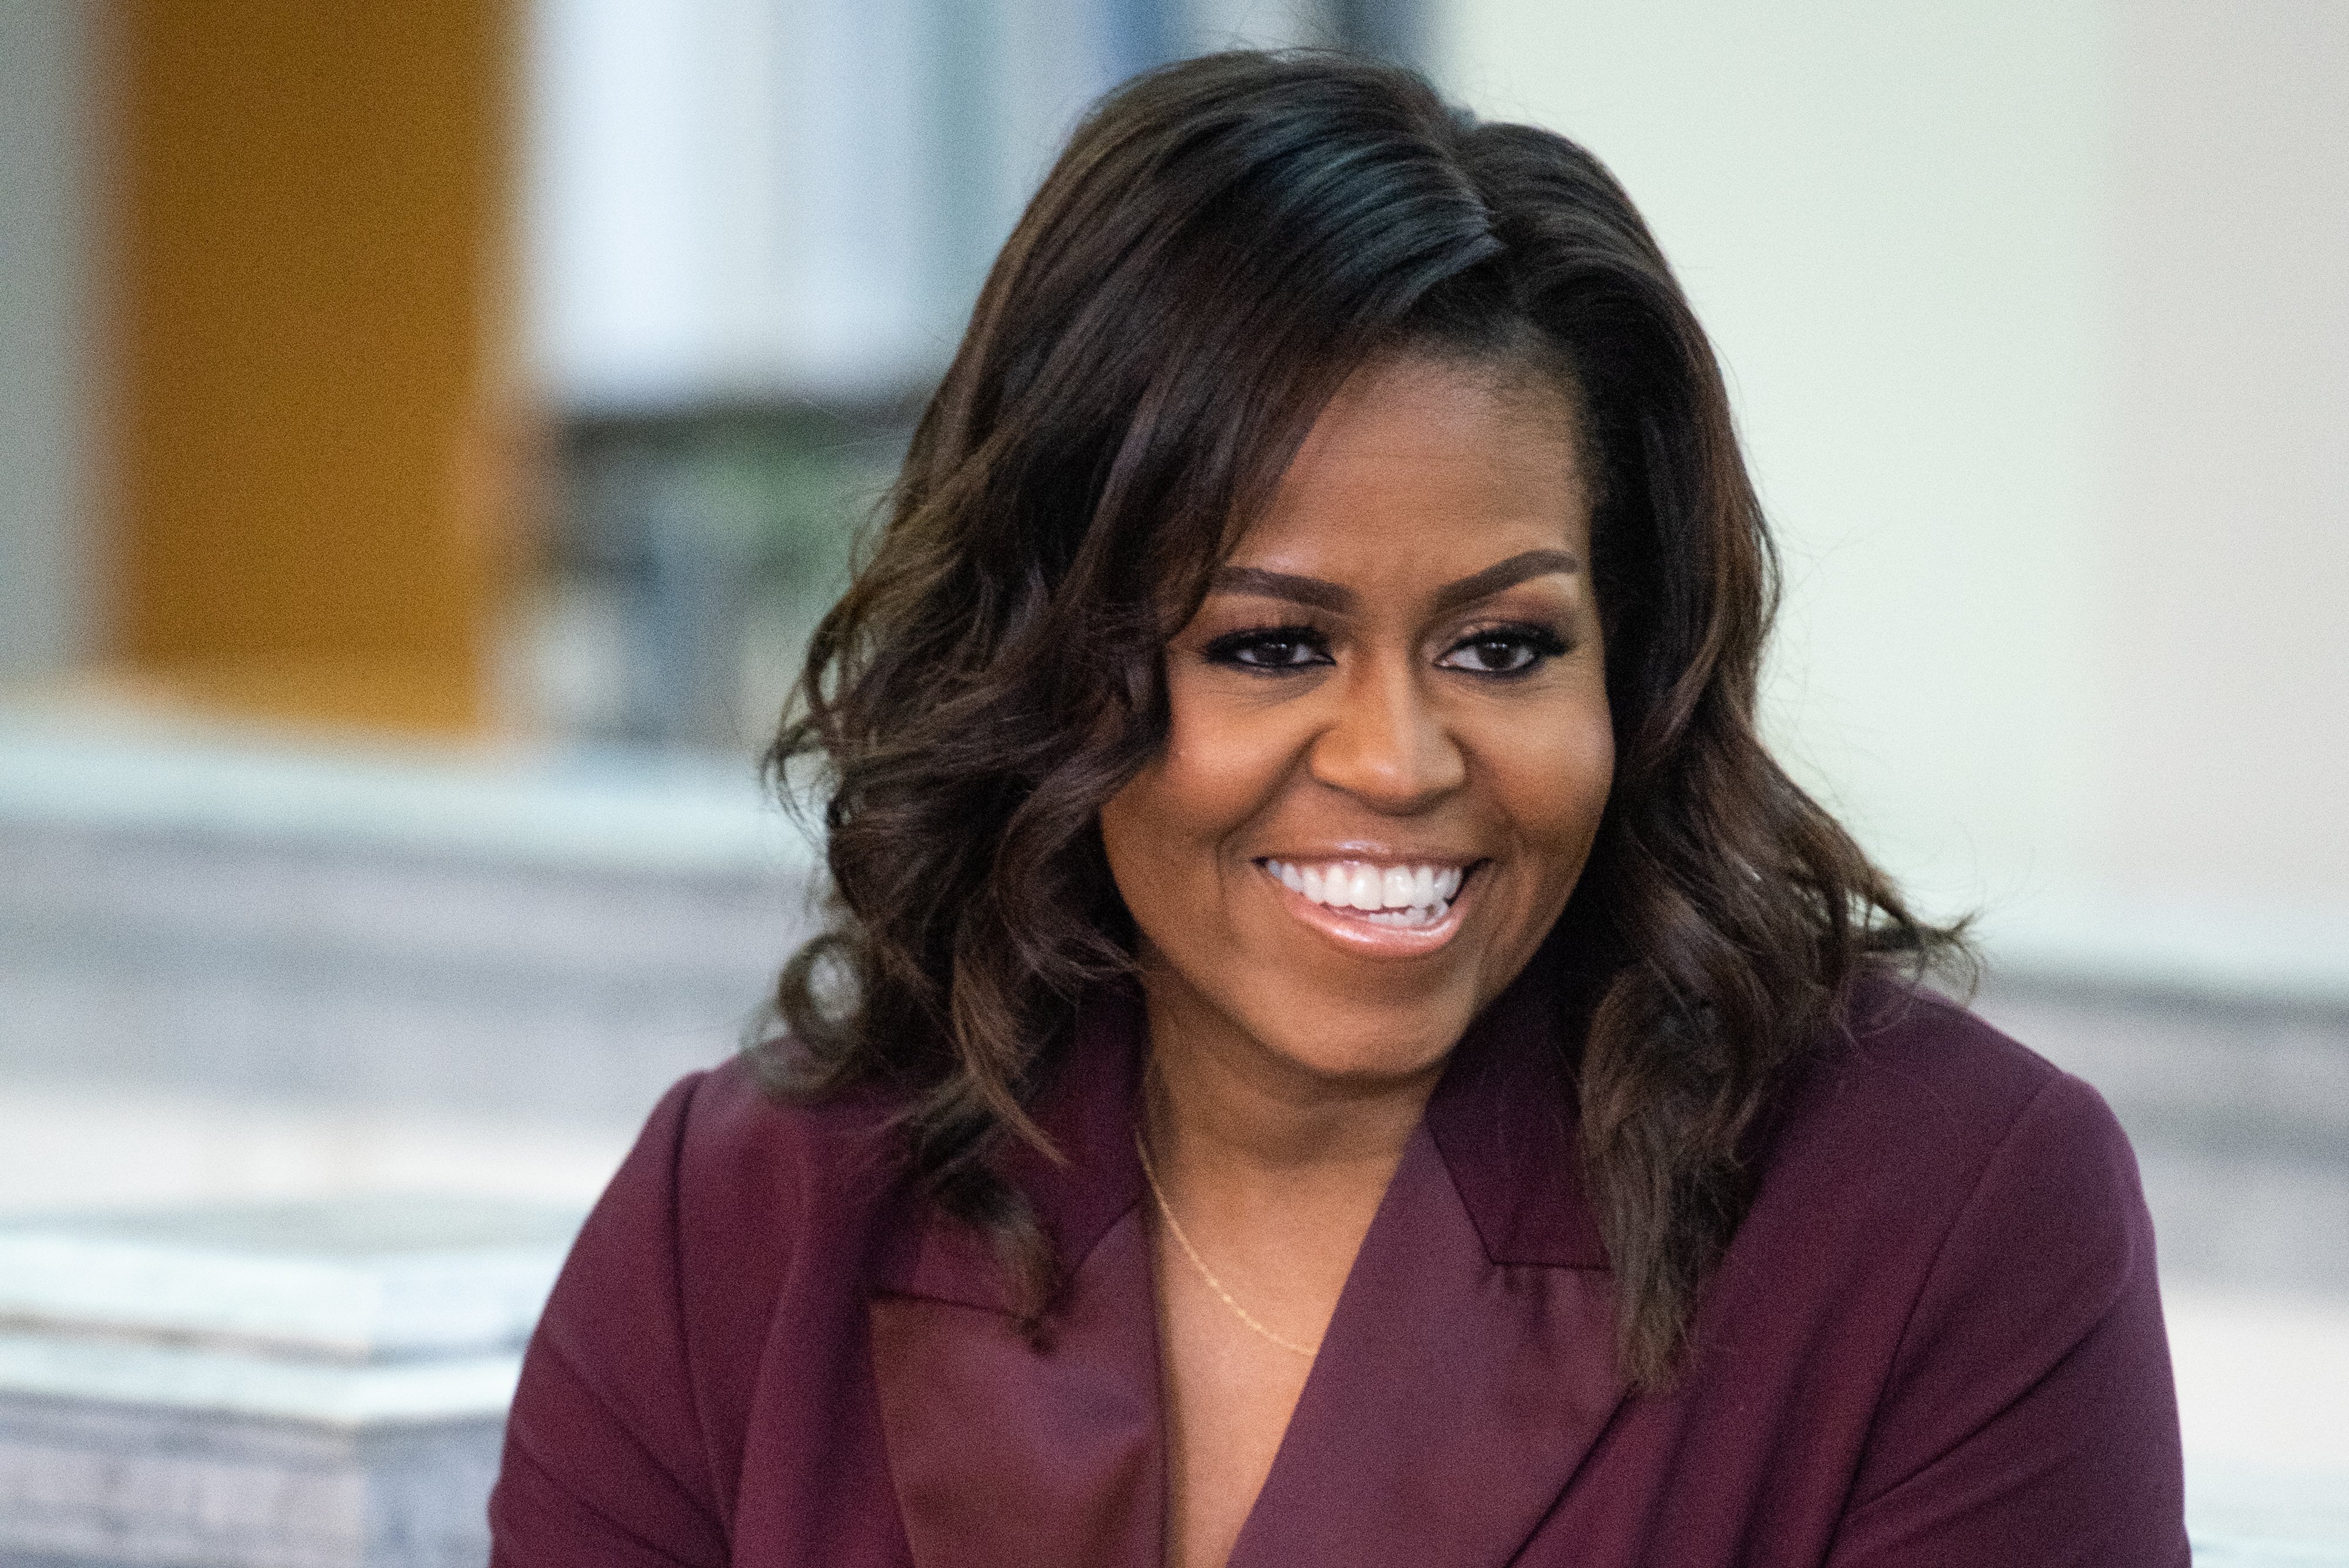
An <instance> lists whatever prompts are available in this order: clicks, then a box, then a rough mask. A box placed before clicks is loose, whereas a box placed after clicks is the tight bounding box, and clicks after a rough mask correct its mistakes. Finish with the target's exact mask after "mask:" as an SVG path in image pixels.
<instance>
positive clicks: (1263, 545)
mask: <svg viewBox="0 0 2349 1568" xmlns="http://www.w3.org/2000/svg"><path fill="white" fill-rule="evenodd" d="M1577 418H1578V412H1577V410H1576V408H1575V404H1574V400H1573V399H1572V398H1571V396H1570V395H1569V393H1568V390H1567V389H1565V388H1563V387H1561V386H1559V385H1558V384H1557V382H1555V381H1554V380H1551V379H1548V378H1547V377H1545V376H1542V375H1540V374H1538V373H1537V372H1534V371H1531V370H1529V369H1525V368H1522V367H1519V366H1516V365H1513V364H1506V363H1505V364H1499V365H1494V364H1486V363H1479V362H1474V361H1463V360H1454V359H1445V358H1429V357H1424V356H1411V357H1403V358H1385V359H1380V360H1374V361H1372V362H1371V363H1370V364H1368V365H1365V366H1364V367H1362V368H1361V369H1359V370H1357V371H1355V372H1354V374H1353V375H1352V376H1350V377H1349V378H1348V379H1347V380H1346V382H1345V383H1344V385H1343V386H1341V387H1340V389H1339V390H1338V392H1337V395H1336V396H1334V397H1332V398H1331V399H1330V402H1329V404H1328V406H1327V407H1325V408H1324V409H1323V410H1322V411H1321V413H1320V415H1319V418H1317V419H1316V420H1315V421H1314V423H1313V427H1312V429H1311V430H1310V431H1309V432H1308V433H1307V435H1306V438H1305V440H1304V441H1303V443H1302V444H1301V445H1300V446H1299V449H1298V452H1297V455H1296V457H1295V458H1294V459H1293V460H1292V461H1291V462H1290V463H1289V466H1288V470H1287V472H1285V473H1283V475H1282V476H1281V480H1280V483H1279V484H1278V487H1277V489H1276V490H1275V492H1274V493H1273V496H1272V499H1271V502H1270V504H1269V505H1268V507H1267V509H1266V511H1265V513H1264V514H1263V515H1262V516H1261V517H1260V518H1258V519H1257V522H1256V523H1255V524H1252V525H1251V526H1250V527H1249V528H1248V529H1247V532H1246V533H1245V534H1244V535H1242V536H1241V538H1240V540H1239V542H1238V544H1237V546H1236V547H1235V548H1234V550H1233V552H1232V554H1231V556H1230V557H1229V559H1230V561H1231V562H1232V563H1233V564H1235V565H1242V566H1262V567H1268V568H1272V569H1280V570H1292V571H1305V570H1309V571H1311V572H1312V573H1313V574H1314V575H1316V576H1335V575H1343V576H1380V575H1387V574H1389V573H1392V572H1395V571H1399V570H1404V569H1407V568H1409V567H1412V566H1425V567H1426V568H1427V569H1430V570H1448V569H1450V568H1451V567H1452V566H1457V565H1458V564H1459V563H1460V562H1462V561H1463V560H1467V559H1469V558H1470V557H1475V556H1485V557H1488V558H1490V559H1497V558H1499V557H1501V556H1507V555H1511V554H1514V553H1516V551H1518V550H1521V549H1542V548H1549V549H1564V550H1568V551H1569V552H1571V553H1573V554H1574V555H1576V556H1587V555H1588V543H1589V510H1590V509H1589V504H1588V484H1587V483H1586V478H1585V475H1584V473H1583V459H1582V456H1581V442H1580V441H1579V439H1578V427H1577V423H1576V421H1577ZM1484 564H1485V562H1484V561H1471V564H1470V566H1469V569H1471V570H1473V569H1475V566H1481V565H1484Z"/></svg>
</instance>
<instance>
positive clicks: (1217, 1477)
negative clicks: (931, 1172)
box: [1101, 356, 1614, 1568]
mask: <svg viewBox="0 0 2349 1568" xmlns="http://www.w3.org/2000/svg"><path fill="white" fill-rule="evenodd" d="M1575 418H1576V414H1575V408H1574V404H1573V402H1572V400H1570V398H1569V397H1568V395H1567V393H1566V392H1565V391H1564V390H1563V389H1560V388H1558V387H1557V386H1556V385H1555V384H1552V383H1550V382H1547V381H1546V380H1544V379H1540V378H1539V377H1537V376H1536V375H1534V374H1533V373H1531V372H1529V371H1526V370H1523V369H1517V368H1515V367H1511V366H1506V365H1503V366H1493V365H1480V364H1474V363H1467V362H1462V361H1458V360H1446V359H1441V358H1427V357H1420V356H1414V357H1402V358H1386V359H1382V360H1377V361H1373V362H1372V363H1371V364H1370V365H1367V366H1365V367H1364V368H1362V369H1361V370H1359V371H1357V372H1356V373H1355V374H1354V375H1353V376H1352V377H1351V378H1350V379H1349V380H1348V381H1347V382H1346V384H1345V385H1344V387H1343V388H1341V389H1340V391H1339V393H1338V395H1337V396H1336V397H1335V398H1334V399H1333V400H1331V401H1330V404H1329V406H1328V407H1327V408H1326V409H1325V410H1323V412H1322V413H1321V415H1320V416H1319V420H1318V421H1316V422H1315V424H1314V426H1313V428H1312V431H1310V433H1309V435H1308V437H1307V439H1306V441H1305V442H1304V443H1303V445H1302V446H1301V447H1300V449H1299V452H1298V454H1297V456H1296V458H1295V460H1294V461H1293V462H1292V463H1291V464H1290V466H1289V468H1288V472H1287V473H1286V474H1285V475H1284V476H1283V478H1282V481H1281V483H1280V485H1279V487H1278V492H1277V493H1276V494H1275V496H1274V499H1273V501H1272V504H1271V505H1270V507H1269V509H1268V512H1267V514H1266V515H1265V516H1264V517H1263V518H1262V519H1261V520H1259V521H1258V522H1257V524H1254V525H1253V526H1252V527H1251V528H1250V529H1249V530H1248V531H1247V534H1246V535H1244V536H1243V537H1242V539H1241V540H1240V542H1239V544H1238V545H1237V547H1236V549H1235V550H1234V552H1233V554H1232V556H1230V558H1229V559H1228V560H1227V561H1226V563H1225V565H1224V567H1223V568H1222V569H1221V570H1220V571H1219V573H1218V575H1217V579H1216V587H1214V588H1213V590H1212V591H1211V592H1210V593H1209V595H1208V597H1207V598H1206V602H1205V604H1204V605H1203V606H1202V607H1200V609H1199V611H1198V613H1197V615H1196V616H1195V618H1193V619H1192V621H1191V622H1190V624H1188V625H1187V626H1185V627H1184V628H1182V629H1181V631H1179V632H1178V633H1176V634H1175V636H1174V638H1173V639H1171V640H1170V642H1169V644H1168V647H1167V651H1166V661H1167V687H1168V694H1169V701H1170V703H1171V709H1172V730H1171V732H1170V735H1169V738H1168V741H1167V744H1166V746H1165V748H1164V752H1163V753H1162V754H1161V755H1160V756H1159V757H1158V758H1157V759H1156V760H1155V761H1154V763H1152V764H1151V765H1150V766H1148V767H1147V768H1145V769H1144V770H1143V772H1142V773H1141V774H1139V775H1137V776H1136V777H1135V778H1134V779H1133V781H1132V782H1131V783H1129V784H1127V785H1126V786H1125V787H1124V788H1123V790H1122V791H1120V792H1119V794H1117V795H1116V796H1115V797H1113V798H1112V800H1111V801H1110V802H1109V803H1108V805H1105V806H1104V807H1103V808H1102V819H1101V820H1102V840H1103V843H1104V845H1105V846H1106V848H1107V851H1108V856H1109V862H1110V867H1111V869H1112V873H1113V875H1114V876H1115V877H1116V880H1117V885H1118V888H1119V890H1120V892H1121V893H1122V894H1123V897H1124V899H1125V902H1126V905H1127V908H1128V909H1130V910H1131V911H1132V913H1133V919H1134V921H1135V924H1136V926H1137V928H1138V929H1139V930H1140V933H1141V951H1140V960H1141V968H1142V973H1143V991H1144V994H1145V997H1146V1001H1147V1008H1148V1013H1149V1023H1150V1035H1151V1051H1152V1072H1151V1080H1150V1083H1151V1089H1150V1095H1149V1097H1148V1102H1147V1111H1146V1116H1145V1127H1144V1128H1143V1136H1144V1137H1145V1138H1146V1141H1147V1144H1148V1147H1149V1148H1150V1151H1151V1156H1152V1159H1153V1163H1154V1166H1155V1168H1156V1169H1157V1173H1158V1177H1159V1179H1160V1183H1161V1185H1162V1187H1163V1188H1164V1191H1165V1194H1166V1199H1167V1201H1168V1204H1169V1206H1170V1207H1171V1209H1172V1210H1173V1212H1174V1215H1175V1217H1176V1219H1177V1220H1179V1221H1180V1223H1181V1225H1182V1227H1183V1229H1184V1231H1185V1233H1186V1234H1187V1235H1188V1236H1189V1238H1190V1240H1191V1241H1192V1243H1193V1245H1194V1246H1195V1247H1196V1248H1197V1250H1198V1251H1199V1253H1200V1255H1201V1257H1202V1258H1203V1259H1204V1260H1205V1262H1206V1264H1207V1266H1208V1267H1209V1268H1211V1269H1212V1270H1213V1271H1214V1272H1216V1275H1217V1277H1218V1278H1219V1279H1220V1280H1221V1282H1222V1283H1223V1286H1224V1288H1225V1289H1226V1291H1228V1292H1229V1293H1230V1294H1231V1296H1232V1297H1233V1299H1234V1300H1235V1301H1237V1303H1239V1304H1240V1305H1241V1306H1243V1307H1244V1308H1246V1309H1247V1312H1249V1313H1250V1314H1252V1315H1254V1316H1255V1317H1256V1318H1257V1320H1258V1321H1259V1322H1261V1323H1263V1324H1265V1325H1266V1326H1268V1328H1270V1329H1271V1330H1272V1331H1273V1332H1275V1333H1277V1334H1280V1335H1281V1336H1282V1337H1283V1338H1286V1339H1288V1340H1290V1341H1293V1342H1295V1343H1296V1344H1298V1345H1302V1346H1305V1347H1308V1348H1310V1347H1312V1346H1315V1345H1319V1342H1320V1338H1321V1335H1322V1334H1323V1332H1324V1331H1325V1329H1326V1328H1327V1326H1328V1324H1329V1322H1330V1314H1331V1312H1332V1311H1333V1310H1334V1308H1335V1307H1336V1304H1337V1301H1338V1296H1339V1293H1340V1291H1341V1290H1342V1289H1343V1288H1344V1285H1345V1281H1346V1276H1347V1273H1348V1272H1349V1271H1350V1269H1351V1267H1352V1264H1353V1260H1354V1255H1355V1253H1356V1251H1359V1249H1360V1247H1361V1241H1362V1237H1363V1235H1364V1233H1365V1232H1366V1231H1368V1230H1369V1228H1370V1223H1371V1216H1372V1214H1373V1212H1374V1211H1375V1210H1376V1209H1377V1207H1378V1203H1379V1199H1380V1198H1381V1195H1382V1194H1383V1193H1384V1191H1385V1189H1386V1186H1387V1183H1388V1181H1389V1180H1390V1179H1391V1178H1392V1175H1393V1173H1394V1168H1395V1166H1396V1163H1397V1161H1398V1160H1399V1159H1400V1158H1401V1156H1402V1147H1403V1144H1404V1142H1405V1140H1406V1139H1407V1138H1408V1137H1410V1135H1411V1133H1412V1130H1413V1127H1415V1126H1416V1125H1417V1123H1418V1120H1419V1116H1420V1112H1421V1109H1422V1107H1423V1106H1424V1104H1425V1102H1426V1098H1427V1096H1428V1093H1429V1091H1430V1090H1431V1089H1433V1086H1434V1084H1435V1080H1436V1078H1437V1076H1438V1075H1440V1074H1441V1073H1442V1071H1443V1067H1444V1061H1445V1059H1446V1058H1447V1057H1448V1055H1449V1054H1450V1053H1451V1051H1452V1048H1453V1046H1454V1044H1456V1043H1457V1042H1458V1040H1459V1039H1460V1037H1461V1035H1462V1033H1464V1031H1465V1030H1466V1029H1467V1027H1468V1025H1469V1023H1470V1022H1471V1021H1472V1020H1473V1019H1474V1018H1475V1016H1476V1014H1477V1013H1478V1012H1481V1011H1482V1010H1483V1009H1484V1007H1485V1004H1486V1003H1488V1002H1491V1001H1492V1000H1493V998H1494V997H1495V996H1496V995H1497V994H1498V993H1499V992H1501V990H1502V989H1503V988H1504V987H1506V985H1507V984H1508V983H1509V981H1511V980H1513V979H1514V978H1515V977H1516V974H1517V973H1518V971H1520V970H1521V969H1523V968H1524V966H1525V964H1526V961H1527V960H1528V959H1529V958H1530V957H1531V956H1532V954H1533V952H1534V950H1535V949H1536V948H1537V947H1538V946H1539V944H1540V942H1541V940H1542V939H1543V937H1544V936H1545V935H1546V934H1547V932H1548V930H1549V929H1550V927H1551V925H1552V924H1553V923H1554V922H1555V921H1556V919H1557V916H1558V914H1559V912H1560V911H1561V910H1562V909H1564V908H1565V905H1566V901H1567V898H1568V894H1569V893H1571V892H1572V891H1573V888H1574V885H1575V882H1576V879H1577V878H1578V877H1579V876H1580V874H1581V871H1582V867H1583V864H1584V862H1585V860H1586V859H1587V858H1588V855H1589V851H1590V846H1591V842H1592V839H1593V838H1594V836H1596V834H1597V832H1598V828H1599V816H1600V814H1601V812H1602V811H1603V809H1604V808H1605V805H1606V802H1607V794H1608V789H1609V784H1610V783H1611V780H1612V776H1613V767H1614V750H1613V740H1612V732H1611V728H1610V726H1609V715H1608V708H1607V693H1606V683H1605V679H1604V649H1603V647H1602V643H1601V638H1600V628H1599V607H1598V605H1597V603H1596V601H1595V599H1594V598H1593V597H1592V589H1591V584H1590V579H1589V575H1588V561H1589V555H1590V551H1589V534H1590V498H1589V489H1588V484H1587V483H1586V482H1585V478H1584V474H1583V472H1582V470H1583V464H1582V460H1581V457H1580V452H1579V445H1578V441H1576V439H1575V430H1576V426H1575ZM1268 859H1273V860H1286V861H1289V862H1292V863H1315V862H1331V861H1340V860H1348V859H1354V860H1369V861H1373V862H1380V863H1401V864H1423V863H1431V862H1432V863H1435V864H1438V865H1452V866H1460V867H1469V868H1470V869H1468V870H1467V874H1466V879H1465V881H1464V884H1463V886H1462V888H1461V890H1460V892H1459V895H1458V897H1457V898H1456V900H1455V901H1454V904H1453V905H1452V907H1451V909H1450V912H1449V913H1448V914H1447V915H1446V916H1445V917H1444V919H1442V920H1441V921H1440V922H1436V923H1434V924H1433V925H1431V926H1428V927H1426V928H1424V929H1413V930H1398V929H1393V928H1392V927H1381V926H1380V925H1378V924H1376V923H1374V922H1370V921H1367V920H1364V919H1359V918H1356V917H1354V916H1352V915H1350V914H1341V913H1339V912H1336V911H1332V910H1330V909H1326V908H1322V907H1320V906H1317V905H1314V904H1312V903H1310V902H1309V900H1307V899H1306V898H1303V897H1301V896H1300V895H1299V894H1297V893H1296V892H1294V891H1292V890H1291V889H1289V888H1285V887H1284V886H1282V885H1281V883H1280V882H1279V881H1278V880H1277V879H1276V878H1275V877H1273V876H1272V875H1270V874H1268V871H1267V870H1266V868H1265V866H1264V862H1265V861H1266V860H1268ZM1153 1222H1154V1226H1155V1245H1156V1253H1155V1263H1156V1279H1157V1283H1158V1291H1159V1298H1160V1299H1159V1310H1160V1320H1161V1334H1162V1341H1163V1348H1164V1360H1165V1369H1166V1370H1165V1376H1166V1386H1167V1421H1168V1453H1169V1459H1168V1482H1169V1488H1170V1491H1169V1515H1168V1541H1167V1562H1168V1563H1170V1564H1174V1565H1175V1568H1210V1565H1216V1564H1221V1563H1224V1562H1225V1561H1226V1559H1227V1558H1228V1557H1229V1555H1230V1552H1231V1548H1232V1545H1233V1542H1235V1541H1236V1540H1237V1537H1238V1534H1239V1531H1240V1527H1241V1525H1242V1523H1243V1522H1244V1521H1246V1519H1247V1513H1248V1510H1249V1509H1250V1507H1251V1506H1252V1505H1253V1504H1254V1501H1255V1499H1256V1496H1257V1491H1258V1490H1260V1489H1261V1487H1262V1485H1263V1482H1264V1479H1265V1476H1266V1474H1267V1472H1268V1470H1269V1469H1270V1468H1271V1465H1272V1460H1273V1457H1274V1454H1275V1453H1276V1452H1277V1450H1278V1448H1279V1444H1280V1438H1281V1434H1282V1433H1283V1431H1285V1430H1286V1428H1287V1427H1288V1418H1289V1416H1290V1413H1291V1411H1292V1410H1293V1409H1294V1407H1295V1406H1296V1403H1297V1398H1298V1395H1299V1392H1300V1391H1301V1390H1302V1389H1303V1387H1304V1384H1305V1378H1306V1375H1307V1373H1308V1372H1309V1370H1310V1362H1309V1358H1308V1357H1307V1356H1304V1355H1297V1354H1294V1353H1293V1352H1291V1351H1288V1350H1285V1349H1283V1348H1281V1347H1280V1346H1278V1345H1274V1344H1273V1343H1271V1342H1270V1341H1269V1340H1268V1339H1267V1338H1265V1337H1264V1336H1263V1335H1261V1334H1257V1333H1256V1332H1255V1331H1253V1330H1251V1329H1250V1328H1249V1327H1248V1326H1247V1324H1245V1323H1243V1322H1242V1321H1241V1320H1240V1318H1239V1317H1238V1316H1237V1314H1235V1313H1234V1312H1233V1311H1232V1309H1231V1307H1230V1306H1229V1305H1227V1304H1226V1303H1225V1302H1224V1301H1222V1300H1221V1299H1219V1298H1218V1297H1217V1295H1216V1293H1214V1291H1213V1290H1211V1288H1210V1287H1209V1286H1208V1285H1207V1283H1206V1281H1205V1280H1203V1279H1202V1278H1201V1276H1200V1273H1199V1271H1198V1270H1197V1268H1196V1267H1195V1265H1194V1264H1193V1263H1192V1262H1190V1261H1189V1259H1188V1258H1187V1257H1185V1254H1184V1253H1183V1251H1181V1250H1180V1247H1179V1244H1178V1243H1177V1242H1176V1241H1175V1240H1174V1237H1173V1235H1172V1233H1171V1232H1170V1231H1169V1230H1168V1228H1167V1227H1166V1226H1165V1225H1164V1223H1163V1222H1159V1221H1158V1220H1157V1217H1156V1216H1155V1214H1154V1216H1153Z"/></svg>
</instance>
